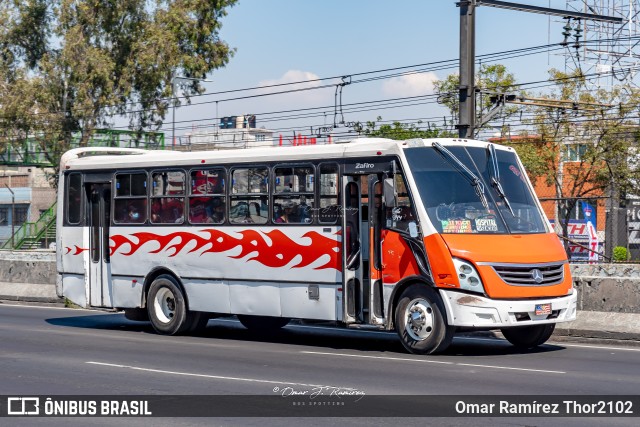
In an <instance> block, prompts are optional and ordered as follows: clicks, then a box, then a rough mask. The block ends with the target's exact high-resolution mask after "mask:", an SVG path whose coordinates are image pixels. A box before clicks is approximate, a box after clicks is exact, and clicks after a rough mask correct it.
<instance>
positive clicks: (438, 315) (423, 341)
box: [393, 282, 456, 354]
mask: <svg viewBox="0 0 640 427" xmlns="http://www.w3.org/2000/svg"><path fill="white" fill-rule="evenodd" d="M393 319H394V325H395V329H396V332H397V333H398V336H399V337H400V341H401V343H402V345H403V346H404V348H405V349H406V350H408V351H409V352H411V353H414V354H434V353H440V352H443V351H444V350H446V349H447V347H449V345H450V344H451V341H452V339H453V335H454V332H455V329H456V328H455V326H451V325H449V324H448V322H447V313H446V309H445V306H444V303H443V301H442V298H440V295H439V294H438V291H437V289H436V288H434V287H432V286H429V285H427V284H425V283H424V282H422V283H416V282H413V283H411V284H410V285H407V286H405V287H403V289H402V290H401V291H399V292H398V297H397V302H396V303H395V304H394V312H393Z"/></svg>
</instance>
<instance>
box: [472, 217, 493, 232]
mask: <svg viewBox="0 0 640 427" xmlns="http://www.w3.org/2000/svg"><path fill="white" fill-rule="evenodd" d="M475 221H476V231H478V232H483V231H484V232H487V231H488V232H495V231H498V223H497V222H496V219H495V218H476V220H475Z"/></svg>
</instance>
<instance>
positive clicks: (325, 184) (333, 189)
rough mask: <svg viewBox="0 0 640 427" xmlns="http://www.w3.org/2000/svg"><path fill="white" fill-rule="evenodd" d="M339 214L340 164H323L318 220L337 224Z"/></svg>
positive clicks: (323, 222) (321, 168) (321, 166)
mask: <svg viewBox="0 0 640 427" xmlns="http://www.w3.org/2000/svg"><path fill="white" fill-rule="evenodd" d="M338 216H339V205H338V165H335V164H321V165H320V207H319V210H318V221H319V222H320V223H321V224H335V223H337V222H338Z"/></svg>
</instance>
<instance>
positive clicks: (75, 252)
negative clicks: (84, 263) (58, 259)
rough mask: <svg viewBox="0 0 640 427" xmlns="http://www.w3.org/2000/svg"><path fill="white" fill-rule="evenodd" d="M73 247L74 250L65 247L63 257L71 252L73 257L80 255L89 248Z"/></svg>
mask: <svg viewBox="0 0 640 427" xmlns="http://www.w3.org/2000/svg"><path fill="white" fill-rule="evenodd" d="M73 246H74V247H75V248H76V249H75V250H74V249H73V248H70V247H68V246H65V249H66V250H67V252H65V255H66V254H68V253H69V252H71V251H73V255H80V254H81V253H82V252H84V251H88V250H89V248H81V247H79V246H78V245H73Z"/></svg>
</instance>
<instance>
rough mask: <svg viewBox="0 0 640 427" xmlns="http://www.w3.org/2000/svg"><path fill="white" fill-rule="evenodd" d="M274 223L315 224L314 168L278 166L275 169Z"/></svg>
mask: <svg viewBox="0 0 640 427" xmlns="http://www.w3.org/2000/svg"><path fill="white" fill-rule="evenodd" d="M274 185H275V188H274V191H273V222H274V223H276V224H311V223H312V222H313V215H312V212H313V209H314V208H315V203H314V201H315V200H314V185H315V183H314V169H313V166H311V165H307V166H278V167H276V168H274Z"/></svg>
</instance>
